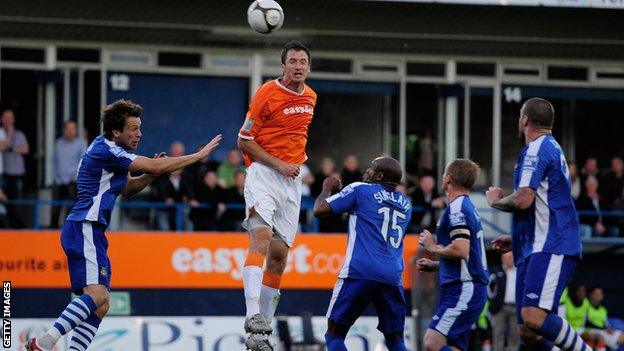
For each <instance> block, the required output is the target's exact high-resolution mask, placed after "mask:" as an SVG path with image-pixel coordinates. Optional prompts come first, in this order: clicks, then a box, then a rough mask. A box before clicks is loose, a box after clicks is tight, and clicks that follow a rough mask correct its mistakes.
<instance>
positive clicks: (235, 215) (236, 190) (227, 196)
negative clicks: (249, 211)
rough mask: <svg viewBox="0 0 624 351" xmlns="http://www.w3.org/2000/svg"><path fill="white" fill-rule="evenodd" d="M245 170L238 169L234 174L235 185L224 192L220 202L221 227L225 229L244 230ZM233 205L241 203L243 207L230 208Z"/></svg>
mask: <svg viewBox="0 0 624 351" xmlns="http://www.w3.org/2000/svg"><path fill="white" fill-rule="evenodd" d="M244 190H245V172H244V171H242V170H238V171H236V173H235V174H234V186H233V187H230V188H229V189H227V190H225V192H224V193H223V203H221V204H219V213H222V214H221V216H220V217H219V229H220V230H224V231H242V230H243V221H244V220H245V197H244ZM231 205H239V206H241V208H228V206H231Z"/></svg>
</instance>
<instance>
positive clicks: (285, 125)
mask: <svg viewBox="0 0 624 351" xmlns="http://www.w3.org/2000/svg"><path fill="white" fill-rule="evenodd" d="M281 59H282V65H281V67H282V72H283V76H282V77H281V78H278V79H275V80H272V81H270V82H267V83H265V84H264V85H262V86H261V87H260V88H259V89H258V91H257V92H256V94H255V95H254V97H253V99H252V101H251V104H250V106H249V111H248V112H247V117H246V119H245V123H244V124H243V127H242V128H241V130H240V132H239V134H238V137H239V138H238V145H239V148H240V149H241V151H242V153H243V157H244V159H245V165H246V166H247V167H248V168H247V178H246V180H245V203H246V206H247V212H248V215H247V218H246V219H245V222H243V226H244V227H245V228H246V229H247V230H248V231H249V234H250V235H249V252H248V253H247V259H246V260H245V267H244V268H243V284H244V288H245V305H246V307H247V314H246V315H247V317H246V320H245V331H246V332H247V333H250V334H249V336H248V338H247V340H246V342H245V346H247V348H248V349H250V350H259V351H267V350H273V346H272V345H271V344H270V343H269V341H268V339H267V336H266V335H269V334H271V333H272V331H273V330H272V328H271V320H272V319H273V315H274V314H275V309H276V308H277V303H278V301H279V296H280V293H279V287H280V281H281V278H282V273H283V272H284V268H285V267H286V259H287V257H288V249H289V248H290V247H291V246H292V244H293V241H294V239H295V234H296V232H297V227H298V222H299V210H300V206H301V176H300V175H299V166H300V165H301V164H302V163H304V162H305V161H306V160H307V158H308V157H307V155H306V153H305V146H306V143H307V141H308V126H309V125H310V122H312V116H313V114H314V106H315V105H316V93H315V92H314V91H312V89H311V88H310V87H309V86H307V85H306V84H305V79H306V77H307V76H308V74H309V73H310V51H309V50H308V48H306V47H305V46H304V45H303V44H301V43H300V42H298V41H292V42H289V43H287V44H286V45H285V46H284V49H283V50H282V57H281ZM265 258H266V270H265V271H264V274H263V272H262V267H263V265H264V263H265Z"/></svg>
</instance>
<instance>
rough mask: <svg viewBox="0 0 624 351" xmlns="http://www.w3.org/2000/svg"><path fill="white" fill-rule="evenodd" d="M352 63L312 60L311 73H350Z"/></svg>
mask: <svg viewBox="0 0 624 351" xmlns="http://www.w3.org/2000/svg"><path fill="white" fill-rule="evenodd" d="M352 66H353V62H352V61H351V60H340V59H328V58H314V59H313V60H312V71H313V72H328V73H351V71H352Z"/></svg>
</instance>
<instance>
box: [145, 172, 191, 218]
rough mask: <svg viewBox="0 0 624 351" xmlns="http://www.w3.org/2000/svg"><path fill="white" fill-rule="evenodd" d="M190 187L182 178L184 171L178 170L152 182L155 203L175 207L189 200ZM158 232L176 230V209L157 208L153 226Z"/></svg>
mask: <svg viewBox="0 0 624 351" xmlns="http://www.w3.org/2000/svg"><path fill="white" fill-rule="evenodd" d="M189 187H190V185H189V184H188V183H187V182H186V181H185V180H184V179H183V178H182V171H181V170H178V171H175V172H172V173H170V174H168V175H162V176H160V177H158V178H156V179H154V181H153V182H152V186H151V190H152V199H153V201H156V202H160V203H165V204H167V205H173V204H175V203H178V202H185V201H187V200H188V194H189ZM153 227H154V229H156V230H175V229H176V209H175V208H157V209H156V216H155V221H154V224H153Z"/></svg>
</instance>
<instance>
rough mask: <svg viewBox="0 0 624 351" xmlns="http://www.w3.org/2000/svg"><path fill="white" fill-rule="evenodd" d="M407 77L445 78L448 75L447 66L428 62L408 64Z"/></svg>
mask: <svg viewBox="0 0 624 351" xmlns="http://www.w3.org/2000/svg"><path fill="white" fill-rule="evenodd" d="M407 75H409V76H425V77H444V76H445V75H446V64H444V63H428V62H408V63H407Z"/></svg>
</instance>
